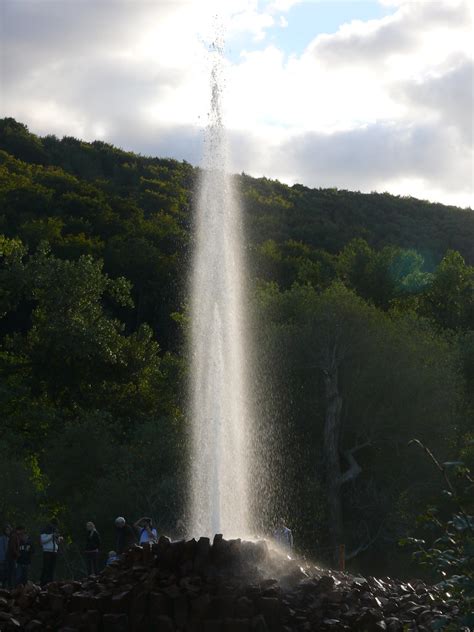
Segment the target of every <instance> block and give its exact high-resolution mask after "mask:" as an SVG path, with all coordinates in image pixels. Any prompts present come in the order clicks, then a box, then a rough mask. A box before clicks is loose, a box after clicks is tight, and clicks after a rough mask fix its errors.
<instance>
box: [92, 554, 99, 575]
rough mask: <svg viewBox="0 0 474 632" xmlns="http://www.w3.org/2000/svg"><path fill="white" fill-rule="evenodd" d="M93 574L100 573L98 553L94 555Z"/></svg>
mask: <svg viewBox="0 0 474 632" xmlns="http://www.w3.org/2000/svg"><path fill="white" fill-rule="evenodd" d="M91 562H92V572H93V573H94V575H97V573H98V572H99V565H98V562H99V554H98V553H97V552H95V553H93V554H92V560H91Z"/></svg>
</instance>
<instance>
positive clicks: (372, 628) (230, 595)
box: [0, 536, 457, 632]
mask: <svg viewBox="0 0 474 632" xmlns="http://www.w3.org/2000/svg"><path fill="white" fill-rule="evenodd" d="M456 609H457V606H456V603H454V602H452V601H449V600H446V599H443V598H442V595H441V594H440V593H438V592H437V591H436V590H434V589H433V588H432V587H429V586H427V585H425V584H424V583H423V582H421V581H417V582H416V583H412V584H404V583H401V582H398V581H394V580H391V579H389V578H384V579H375V578H373V577H368V578H357V577H353V576H350V575H348V574H344V573H336V572H331V571H323V570H322V569H319V568H317V567H315V566H310V565H304V566H301V565H300V563H299V562H297V561H294V560H290V559H289V558H288V557H286V556H284V555H282V554H281V553H277V552H275V551H273V550H270V549H269V548H268V546H267V544H266V543H265V542H264V541H259V542H242V541H240V540H229V541H226V540H224V539H223V538H222V536H216V537H215V539H214V541H213V543H212V544H211V542H210V541H209V539H208V538H201V539H200V540H199V541H196V540H190V541H188V542H185V541H181V542H170V541H169V540H168V539H167V538H163V537H162V538H160V540H159V542H158V543H157V544H155V545H153V547H151V548H150V547H146V548H141V547H138V546H136V547H134V548H132V549H130V551H128V552H127V553H126V554H125V556H124V557H123V559H121V560H120V561H119V562H115V563H114V564H112V565H111V566H109V567H108V568H106V569H105V570H104V571H103V572H102V573H101V574H100V575H98V576H97V577H94V576H91V577H89V578H87V579H85V580H82V581H63V582H53V583H51V584H48V586H47V587H46V588H44V589H41V588H39V587H38V586H35V585H34V584H28V585H27V586H25V587H24V588H22V587H19V588H18V589H15V590H13V591H12V592H9V591H6V590H0V630H5V631H10V630H25V632H34V631H48V630H50V631H54V632H82V631H90V632H128V631H131V632H148V631H150V632H151V631H156V632H175V631H176V632H178V631H180V630H182V631H183V632H290V631H301V632H312V631H316V630H318V631H319V630H320V631H322V632H323V631H339V630H355V631H360V632H381V631H384V630H386V631H388V632H405V631H418V632H427V631H429V630H432V629H434V627H433V626H435V625H436V624H434V622H435V621H436V620H438V619H440V618H444V619H445V620H446V621H449V620H451V619H453V618H454V617H455V616H456Z"/></svg>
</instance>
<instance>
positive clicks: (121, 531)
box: [115, 516, 137, 555]
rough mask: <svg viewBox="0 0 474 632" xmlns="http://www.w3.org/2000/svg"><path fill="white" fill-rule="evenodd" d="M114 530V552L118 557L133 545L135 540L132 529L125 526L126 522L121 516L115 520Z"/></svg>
mask: <svg viewBox="0 0 474 632" xmlns="http://www.w3.org/2000/svg"><path fill="white" fill-rule="evenodd" d="M115 529H116V532H117V543H116V545H115V550H116V551H117V554H118V555H122V553H124V551H126V550H127V549H129V548H130V547H131V546H132V545H133V544H136V542H137V538H136V535H135V531H134V530H133V528H132V527H131V526H130V525H129V524H127V521H126V520H125V518H123V517H122V516H119V517H118V518H116V519H115Z"/></svg>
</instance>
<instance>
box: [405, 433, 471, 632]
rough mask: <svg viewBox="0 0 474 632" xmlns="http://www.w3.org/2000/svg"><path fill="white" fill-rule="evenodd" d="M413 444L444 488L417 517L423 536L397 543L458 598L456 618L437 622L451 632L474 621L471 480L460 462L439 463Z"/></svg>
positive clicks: (448, 594) (445, 590)
mask: <svg viewBox="0 0 474 632" xmlns="http://www.w3.org/2000/svg"><path fill="white" fill-rule="evenodd" d="M416 443H418V444H419V445H420V446H421V447H422V448H424V450H425V452H426V453H427V454H428V456H429V457H430V459H431V460H432V461H433V463H434V465H435V466H436V467H437V469H438V470H439V471H440V472H441V474H442V476H443V478H444V482H445V484H446V489H444V490H443V501H442V502H439V501H438V505H439V506H438V507H435V506H431V507H430V508H429V509H428V510H427V511H426V512H425V513H424V514H423V515H421V516H420V517H419V519H418V523H419V526H420V529H421V530H422V531H424V532H425V533H426V534H427V536H426V539H421V538H414V537H409V538H404V539H403V540H402V541H401V544H402V545H411V546H414V547H415V548H416V549H417V551H416V552H415V553H414V554H413V557H414V559H415V560H416V561H417V562H418V563H419V564H420V565H422V566H425V567H428V568H430V569H432V571H433V573H434V576H435V577H436V578H437V580H438V586H439V588H441V589H442V590H443V591H444V592H445V594H446V597H447V598H455V599H456V600H457V601H458V603H459V606H460V612H459V615H458V618H457V621H454V622H453V621H448V620H447V619H443V618H440V619H439V621H438V624H439V629H445V630H453V631H454V630H458V629H459V628H460V627H461V626H468V627H470V626H472V625H473V624H474V615H473V613H474V479H473V478H472V476H471V472H470V469H469V468H468V467H467V466H466V464H465V463H464V462H463V461H446V462H445V463H442V464H441V463H440V462H439V461H438V460H437V459H436V458H435V457H434V456H433V454H432V452H431V451H430V450H429V449H427V448H425V447H424V446H423V445H422V444H421V443H420V442H419V441H416ZM470 443H471V445H472V442H470ZM466 447H467V446H466ZM440 580H441V581H440Z"/></svg>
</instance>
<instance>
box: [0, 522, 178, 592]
mask: <svg viewBox="0 0 474 632" xmlns="http://www.w3.org/2000/svg"><path fill="white" fill-rule="evenodd" d="M178 522H179V521H178ZM115 531H116V534H115V536H116V537H115V550H113V551H109V553H108V555H107V562H106V564H111V563H112V562H114V561H116V560H117V559H119V558H120V556H121V555H122V553H123V552H124V551H126V550H127V549H128V548H129V547H130V546H132V545H133V544H136V543H138V544H140V545H144V544H146V543H147V542H149V543H153V542H156V541H157V540H158V533H157V530H156V528H155V527H154V526H153V521H152V519H151V518H149V517H143V518H140V519H139V520H137V521H136V522H135V523H134V524H133V525H129V524H128V523H127V521H126V520H125V518H123V517H122V516H119V517H118V518H116V519H115ZM84 540H85V541H84V549H83V553H84V559H85V562H86V568H87V574H88V575H92V574H94V575H97V573H98V572H99V559H100V553H101V545H102V541H101V537H100V535H99V532H98V531H97V529H96V527H95V524H94V523H93V522H91V521H89V522H87V523H86V535H85V538H84ZM63 542H64V538H63V536H62V535H61V534H60V532H59V525H58V521H57V519H56V518H52V519H51V520H50V521H49V522H48V524H46V525H45V526H44V527H43V528H42V529H41V533H40V537H39V541H38V545H39V547H40V549H41V551H42V569H41V578H40V584H41V585H42V586H44V585H46V584H48V583H49V582H52V581H54V575H55V572H56V563H57V559H58V553H59V552H60V551H61V545H62V543H63ZM35 548H36V547H35V546H34V543H33V540H32V538H31V536H30V534H29V533H28V532H27V530H26V528H25V527H24V526H18V527H16V528H12V527H11V526H10V525H8V524H7V525H5V527H4V529H3V532H2V535H1V536H0V587H4V588H14V587H15V586H18V585H19V584H26V582H27V581H28V577H29V569H30V566H31V562H32V558H33V553H34V552H35Z"/></svg>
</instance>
